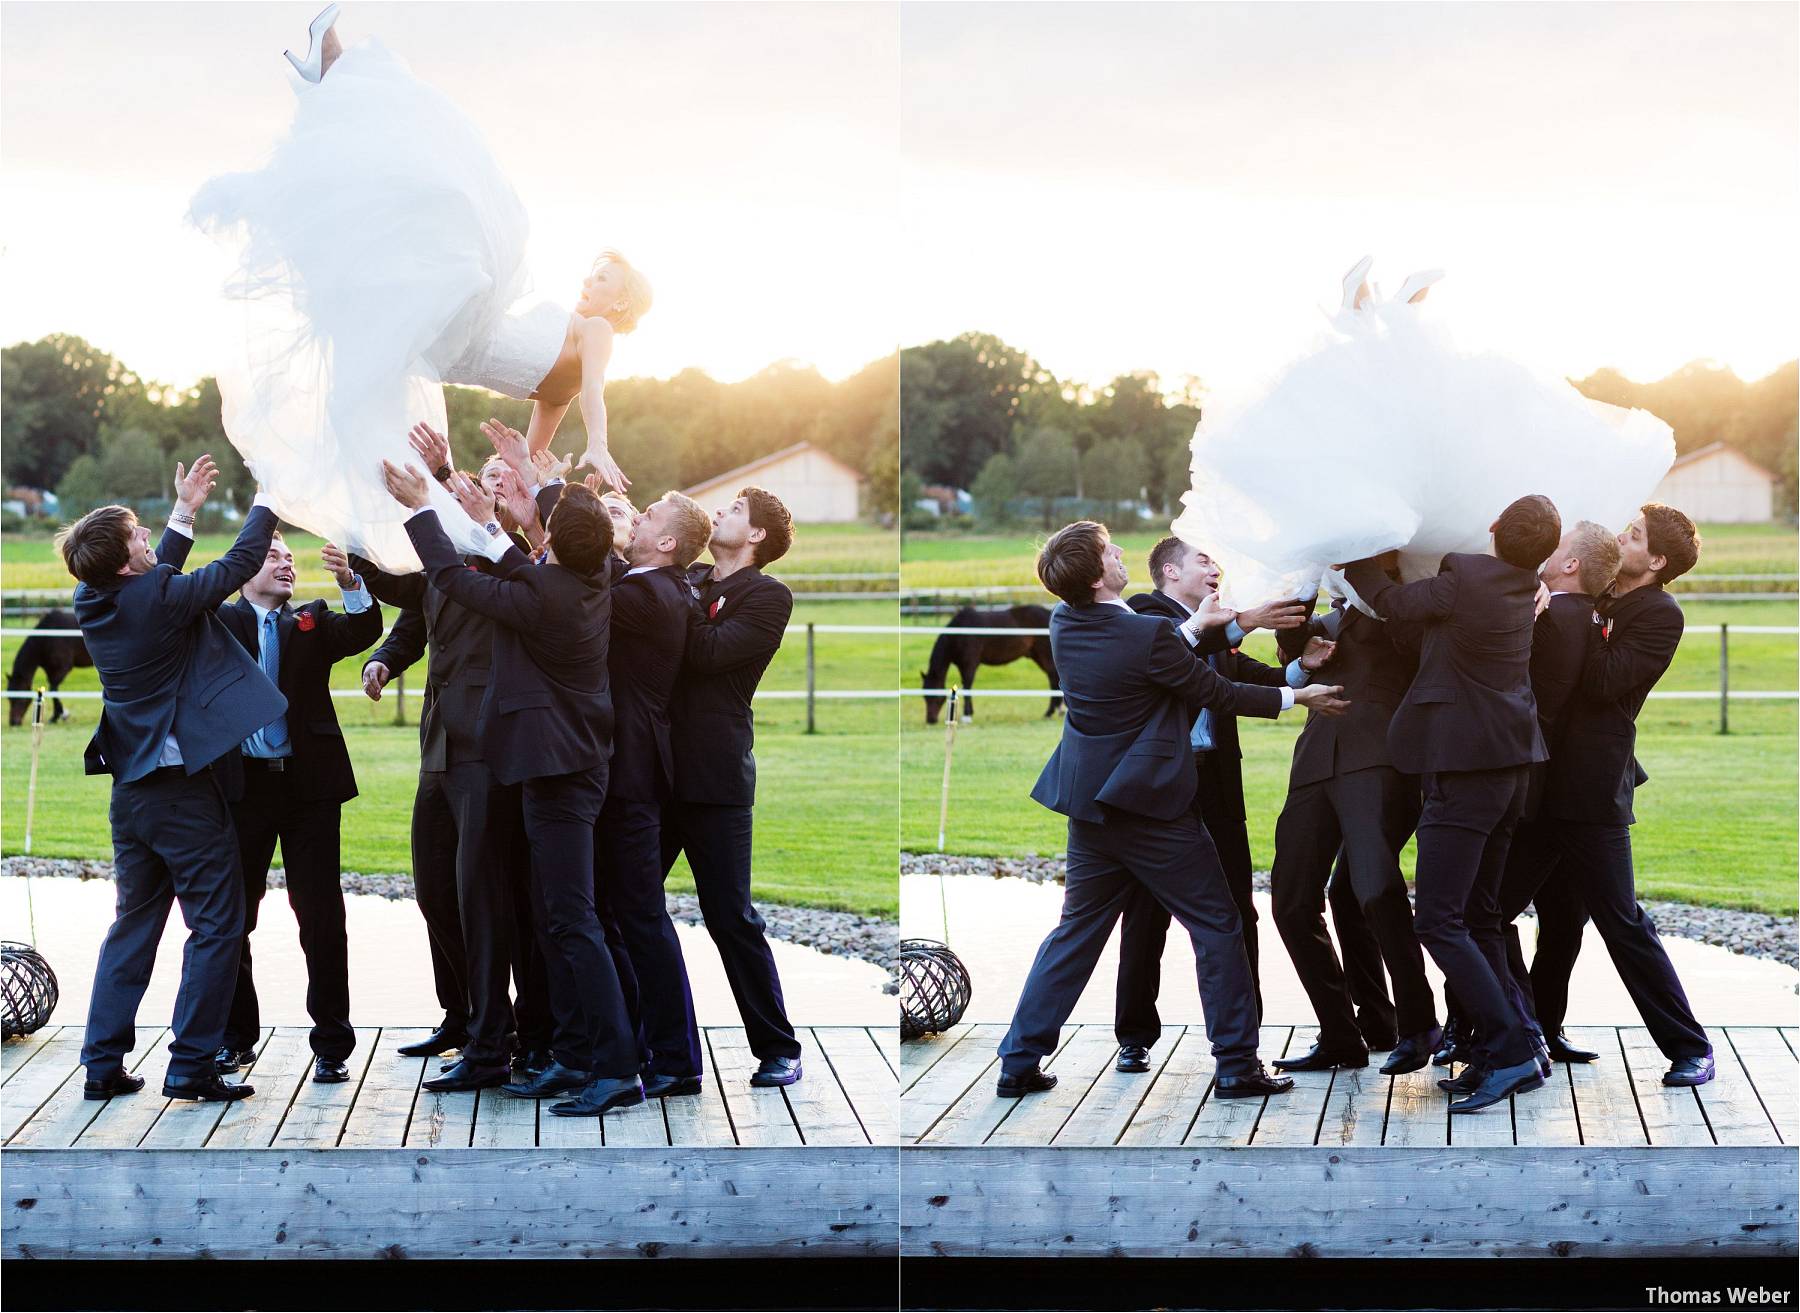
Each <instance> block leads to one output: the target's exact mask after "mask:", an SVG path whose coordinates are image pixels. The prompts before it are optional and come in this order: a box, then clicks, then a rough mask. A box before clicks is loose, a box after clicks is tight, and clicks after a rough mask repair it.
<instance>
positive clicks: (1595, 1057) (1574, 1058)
mask: <svg viewBox="0 0 1800 1313" xmlns="http://www.w3.org/2000/svg"><path fill="white" fill-rule="evenodd" d="M1548 1047H1549V1049H1550V1056H1551V1057H1552V1058H1554V1059H1555V1060H1556V1061H1558V1062H1598V1061H1599V1059H1600V1053H1599V1051H1598V1050H1597V1049H1580V1048H1576V1047H1575V1046H1574V1045H1573V1044H1571V1043H1569V1037H1568V1036H1567V1035H1565V1034H1563V1033H1562V1032H1561V1031H1560V1030H1559V1031H1557V1032H1556V1034H1554V1035H1552V1036H1551V1037H1550V1039H1549V1042H1548Z"/></svg>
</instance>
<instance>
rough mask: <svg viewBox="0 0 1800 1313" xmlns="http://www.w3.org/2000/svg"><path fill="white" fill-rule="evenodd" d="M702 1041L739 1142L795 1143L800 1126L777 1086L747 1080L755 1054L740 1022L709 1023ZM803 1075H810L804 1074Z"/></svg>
mask: <svg viewBox="0 0 1800 1313" xmlns="http://www.w3.org/2000/svg"><path fill="white" fill-rule="evenodd" d="M706 1043H707V1046H708V1047H709V1048H710V1049H711V1050H712V1066H713V1071H714V1072H715V1073H716V1074H717V1076H718V1078H719V1088H720V1090H721V1091H722V1092H723V1093H724V1095H725V1107H726V1109H727V1110H728V1111H729V1112H730V1114H731V1126H732V1130H733V1131H734V1132H735V1133H736V1134H737V1141H738V1143H739V1144H756V1145H773V1144H799V1143H800V1142H801V1140H800V1130H799V1128H798V1127H797V1126H795V1125H794V1114H793V1113H792V1112H790V1111H789V1110H788V1104H787V1100H786V1099H784V1098H783V1097H782V1094H781V1088H780V1087H779V1086H776V1087H773V1088H762V1089H758V1088H756V1087H755V1086H753V1085H751V1084H750V1076H751V1073H753V1072H754V1071H755V1070H756V1065H757V1063H756V1055H755V1054H754V1053H752V1052H750V1042H749V1040H747V1039H746V1038H745V1037H744V1031H743V1028H742V1027H741V1026H710V1027H708V1028H707V1031H706ZM804 1079H811V1078H810V1077H806V1078H804Z"/></svg>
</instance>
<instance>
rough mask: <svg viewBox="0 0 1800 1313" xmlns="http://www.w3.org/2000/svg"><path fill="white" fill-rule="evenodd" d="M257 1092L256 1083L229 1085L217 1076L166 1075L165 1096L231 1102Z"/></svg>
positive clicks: (205, 1101) (164, 1079)
mask: <svg viewBox="0 0 1800 1313" xmlns="http://www.w3.org/2000/svg"><path fill="white" fill-rule="evenodd" d="M255 1093H256V1087H255V1086H254V1085H229V1084H227V1083H226V1082H224V1081H222V1080H220V1079H219V1078H218V1077H217V1076H183V1077H175V1076H165V1077H163V1098H165V1099H192V1100H194V1101H196V1102H199V1103H231V1102H233V1101H234V1100H237V1099H247V1098H249V1097H250V1096H251V1095H252V1094H255Z"/></svg>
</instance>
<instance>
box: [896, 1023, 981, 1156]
mask: <svg viewBox="0 0 1800 1313" xmlns="http://www.w3.org/2000/svg"><path fill="white" fill-rule="evenodd" d="M1006 1030H1007V1028H1006V1027H1005V1026H1002V1025H995V1024H983V1025H979V1026H971V1027H970V1028H969V1029H968V1030H967V1031H965V1032H964V1033H963V1034H962V1036H961V1037H960V1038H959V1039H958V1040H957V1041H956V1047H955V1048H953V1049H951V1050H950V1051H949V1052H948V1053H945V1054H942V1055H940V1058H939V1060H938V1061H937V1062H934V1063H933V1064H932V1065H931V1069H930V1070H929V1071H927V1072H925V1073H924V1074H922V1075H921V1076H919V1077H918V1079H916V1080H914V1081H913V1083H912V1085H911V1086H910V1087H907V1086H906V1080H905V1075H904V1069H902V1073H903V1074H902V1077H901V1085H902V1090H901V1093H900V1142H901V1143H902V1144H910V1143H911V1142H913V1141H914V1140H917V1139H918V1138H919V1137H920V1136H921V1135H924V1134H925V1133H926V1132H927V1131H929V1130H930V1129H931V1128H932V1127H933V1126H935V1125H936V1124H937V1122H938V1119H939V1118H941V1117H943V1116H944V1114H945V1113H947V1112H948V1111H949V1110H950V1109H951V1108H952V1107H954V1106H955V1105H956V1103H957V1101H958V1100H960V1099H961V1098H962V1097H963V1095H965V1094H967V1093H968V1092H969V1091H970V1090H971V1089H972V1088H973V1087H974V1086H976V1085H980V1084H988V1085H991V1084H992V1083H993V1082H994V1081H996V1080H998V1079H999V1076H1000V1055H999V1054H998V1053H996V1052H995V1051H994V1047H995V1045H997V1044H999V1042H1000V1041H1001V1040H1002V1039H1004V1038H1006ZM904 1047H905V1046H903V1048H904ZM990 1092H991V1091H990Z"/></svg>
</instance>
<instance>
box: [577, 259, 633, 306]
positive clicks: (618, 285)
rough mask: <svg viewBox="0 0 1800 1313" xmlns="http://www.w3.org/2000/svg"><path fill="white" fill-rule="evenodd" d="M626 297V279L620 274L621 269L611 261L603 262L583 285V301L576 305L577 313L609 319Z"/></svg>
mask: <svg viewBox="0 0 1800 1313" xmlns="http://www.w3.org/2000/svg"><path fill="white" fill-rule="evenodd" d="M624 295H625V279H624V277H623V276H622V275H621V274H620V273H619V267H618V266H617V265H616V264H614V263H613V262H612V261H611V260H602V261H601V262H600V263H599V264H597V265H595V266H594V268H593V271H592V272H591V273H589V274H588V276H587V280H586V281H585V282H583V283H582V285H581V300H579V301H578V302H576V303H575V313H576V314H579V315H582V316H585V317H592V316H594V315H599V316H600V317H601V318H603V319H604V318H608V317H610V316H611V315H612V314H613V313H614V312H615V311H616V310H618V309H619V303H620V301H622V300H623V299H624Z"/></svg>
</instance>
